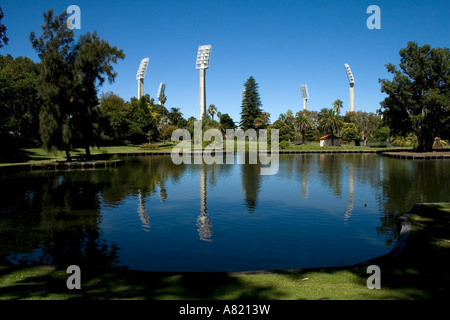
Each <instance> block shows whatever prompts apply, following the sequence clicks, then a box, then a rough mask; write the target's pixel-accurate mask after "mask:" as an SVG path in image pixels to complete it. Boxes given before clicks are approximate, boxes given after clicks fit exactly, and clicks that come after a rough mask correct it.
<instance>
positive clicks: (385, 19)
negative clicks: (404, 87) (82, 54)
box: [0, 0, 450, 122]
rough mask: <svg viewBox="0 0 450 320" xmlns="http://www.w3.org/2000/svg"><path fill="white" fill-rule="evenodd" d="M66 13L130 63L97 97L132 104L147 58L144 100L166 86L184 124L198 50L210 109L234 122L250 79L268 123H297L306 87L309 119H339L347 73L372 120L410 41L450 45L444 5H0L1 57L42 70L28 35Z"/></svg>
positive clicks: (194, 94)
mask: <svg viewBox="0 0 450 320" xmlns="http://www.w3.org/2000/svg"><path fill="white" fill-rule="evenodd" d="M70 5H77V6H79V8H80V10H81V19H80V20H81V28H80V29H79V30H77V29H74V31H75V36H76V37H78V36H79V35H81V34H84V33H87V32H94V31H97V32H98V33H99V35H100V37H101V38H102V39H104V40H106V41H108V42H109V43H110V45H112V46H116V47H117V48H119V49H122V50H123V51H124V53H125V55H126V57H125V59H123V60H119V62H118V63H117V64H115V65H114V70H115V71H116V72H117V77H116V79H115V81H114V83H112V84H110V83H107V82H106V83H105V84H104V85H103V86H102V87H99V94H101V93H103V92H108V91H112V92H114V93H115V94H117V95H119V96H121V97H122V98H123V99H124V100H125V101H129V100H130V98H131V97H135V96H137V80H136V73H137V70H138V68H139V64H140V61H141V60H142V59H143V58H147V57H148V58H149V66H148V69H147V73H146V76H145V79H144V93H145V94H150V96H151V97H152V98H155V100H157V97H156V95H157V91H158V87H159V84H160V83H161V82H164V83H166V84H167V87H166V91H165V94H166V96H167V102H166V104H165V106H166V107H167V108H168V109H169V110H170V108H172V107H175V108H180V110H181V112H182V113H183V116H184V117H185V118H186V119H187V118H189V117H190V116H194V117H196V118H197V117H198V113H199V70H197V69H196V68H195V61H196V57H197V50H198V47H199V46H200V45H206V44H210V45H212V51H211V62H210V67H209V69H207V70H206V104H207V106H208V105H210V104H214V105H215V106H216V107H217V109H218V111H219V112H221V113H222V114H224V113H228V114H229V115H230V116H231V117H232V119H233V120H234V121H235V122H239V121H240V112H241V98H242V96H241V92H242V89H243V88H244V83H245V82H246V81H247V79H248V78H249V77H250V76H252V77H254V78H255V80H256V82H257V83H258V85H259V94H260V98H261V102H262V109H263V111H266V112H268V113H270V114H271V117H270V120H271V122H274V121H275V120H277V118H278V116H279V115H280V114H281V113H285V112H286V111H287V110H288V109H290V110H292V111H293V113H294V114H295V113H296V112H297V111H300V110H302V109H303V100H302V98H301V94H300V85H302V84H306V85H307V86H308V91H309V95H310V99H309V100H308V110H315V111H320V109H322V108H330V107H331V106H332V104H333V102H334V101H335V100H336V99H340V100H342V101H343V105H344V107H343V109H342V111H341V112H344V113H345V112H347V111H349V95H350V93H349V82H348V78H347V73H346V71H345V68H344V64H345V63H348V64H349V65H350V68H351V70H352V72H353V75H354V77H355V108H356V110H357V111H358V110H361V111H366V112H376V110H377V109H379V108H380V102H381V101H383V100H384V98H385V94H384V93H382V92H381V90H380V88H381V86H380V83H379V79H380V78H382V79H392V74H390V73H388V72H387V71H386V67H385V65H386V64H388V63H393V64H394V65H398V63H399V62H400V56H399V54H398V53H399V51H400V49H402V48H405V47H406V46H407V43H408V41H415V42H417V43H418V44H419V45H420V46H422V45H425V44H429V45H431V46H432V47H449V45H450V1H448V0H442V1H439V0H420V1H418V0H408V1H400V0H395V1H393V0H388V1H385V0H370V1H365V0H355V1H350V0H349V1H335V0H315V1H311V0H307V1H306V0H278V1H275V0H208V1H203V0H202V1H200V0H198V1H194V0H192V1H191V0H147V1H133V0H130V1H115V0H109V1H93V0H90V1H84V0H70V1H64V0H60V1H57V0H39V1H28V0H27V1H24V0H0V7H1V8H2V9H3V12H4V14H5V17H4V18H3V20H2V23H3V24H4V25H5V26H6V28H7V36H8V38H9V43H8V45H7V46H4V47H3V48H1V49H0V54H2V55H6V54H11V55H12V56H13V57H18V56H26V57H29V58H30V59H32V60H33V61H35V62H39V58H38V56H37V54H36V52H35V51H34V49H33V48H32V47H31V43H30V40H29V35H30V32H32V31H34V32H35V33H36V34H37V36H39V35H40V34H41V28H40V27H41V25H42V24H43V13H44V12H46V11H48V10H49V9H51V8H53V9H54V10H55V12H56V13H58V14H59V13H62V12H64V11H66V9H67V7H68V6H70ZM370 5H377V6H378V7H379V8H380V12H381V13H380V25H381V29H369V28H368V27H367V20H368V19H370V18H371V16H372V13H367V8H368V7H369V6H370Z"/></svg>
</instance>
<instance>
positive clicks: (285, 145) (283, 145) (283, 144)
mask: <svg viewBox="0 0 450 320" xmlns="http://www.w3.org/2000/svg"><path fill="white" fill-rule="evenodd" d="M290 145H291V144H290V143H289V142H288V141H285V140H283V141H281V142H280V149H288V148H289V146H290Z"/></svg>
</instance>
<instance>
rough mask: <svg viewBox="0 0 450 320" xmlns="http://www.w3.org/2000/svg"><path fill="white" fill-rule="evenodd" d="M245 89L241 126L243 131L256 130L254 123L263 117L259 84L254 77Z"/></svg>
mask: <svg viewBox="0 0 450 320" xmlns="http://www.w3.org/2000/svg"><path fill="white" fill-rule="evenodd" d="M244 87H245V91H244V94H243V98H242V111H241V122H240V126H241V128H242V129H243V130H247V129H250V128H252V129H255V124H254V121H255V119H256V118H258V117H261V115H262V110H261V106H262V104H261V99H260V97H259V93H258V84H257V83H256V81H255V79H254V78H253V77H250V78H248V80H247V82H246V83H245V84H244Z"/></svg>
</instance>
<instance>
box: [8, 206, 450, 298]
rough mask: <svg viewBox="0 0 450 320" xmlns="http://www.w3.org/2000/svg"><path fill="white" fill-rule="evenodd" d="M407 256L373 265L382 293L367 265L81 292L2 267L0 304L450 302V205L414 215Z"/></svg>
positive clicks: (131, 279)
mask: <svg viewBox="0 0 450 320" xmlns="http://www.w3.org/2000/svg"><path fill="white" fill-rule="evenodd" d="M410 222H411V224H412V232H411V234H410V237H409V240H408V242H407V245H406V248H405V250H404V252H403V253H402V254H401V255H400V256H398V257H396V258H393V259H386V258H383V257H382V258H380V259H378V260H375V261H372V262H371V264H376V265H378V266H379V267H380V269H381V289H368V288H367V286H366V281H367V277H368V276H369V274H367V273H366V266H363V267H359V268H355V267H353V268H342V269H324V270H304V271H298V272H293V273H277V274H258V275H231V274H222V273H221V274H208V273H203V274H202V273H199V274H195V273H194V274H168V273H157V272H137V271H125V270H123V271H117V270H83V269H82V275H81V279H82V280H81V282H82V284H81V289H80V290H69V289H67V287H66V279H67V277H68V276H69V275H68V274H67V273H66V270H65V269H58V268H56V267H34V268H15V267H6V266H0V300H17V299H36V300H42V299H57V300H60V299H61V300H66V299H80V298H81V299H93V300H95V299H105V300H110V299H152V300H169V299H170V300H179V299H196V300H201V299H208V300H235V299H257V300H294V299H295V300H296V299H312V300H317V299H320V300H322V299H328V300H342V299H345V300H388V299H389V300H409V299H418V300H430V299H443V298H448V297H449V296H450V290H449V288H450V286H449V285H450V274H449V272H448V270H449V267H450V203H446V204H444V203H440V204H427V205H421V206H420V207H419V209H418V210H417V211H416V212H415V213H414V214H413V215H411V216H410Z"/></svg>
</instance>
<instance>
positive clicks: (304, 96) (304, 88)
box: [300, 84, 309, 110]
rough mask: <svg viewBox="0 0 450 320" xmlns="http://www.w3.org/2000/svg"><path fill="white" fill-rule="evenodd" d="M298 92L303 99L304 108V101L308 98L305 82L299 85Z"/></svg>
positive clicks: (304, 107) (304, 105)
mask: <svg viewBox="0 0 450 320" xmlns="http://www.w3.org/2000/svg"><path fill="white" fill-rule="evenodd" d="M300 92H301V94H302V99H303V110H306V101H307V100H308V99H309V92H308V86H307V85H306V84H302V85H300Z"/></svg>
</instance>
